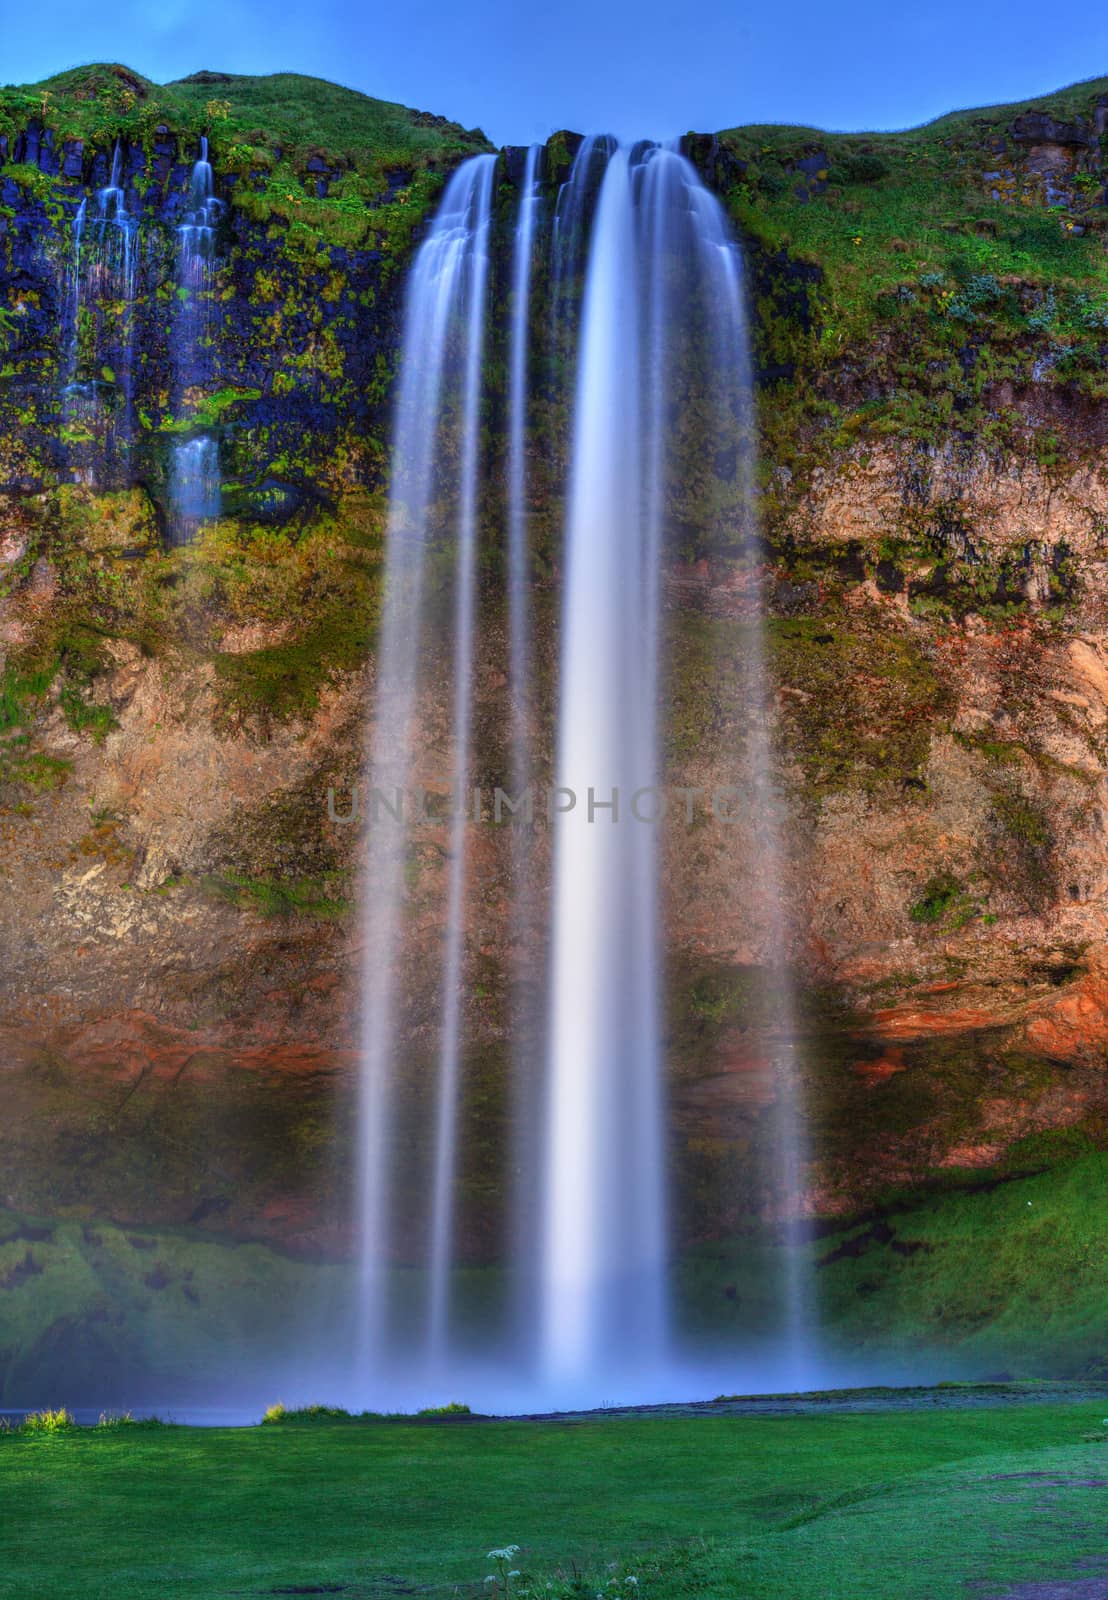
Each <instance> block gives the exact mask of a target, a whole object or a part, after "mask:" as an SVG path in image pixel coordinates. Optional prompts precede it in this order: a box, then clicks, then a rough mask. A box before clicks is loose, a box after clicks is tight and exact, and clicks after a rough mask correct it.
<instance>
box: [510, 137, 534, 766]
mask: <svg viewBox="0 0 1108 1600" xmlns="http://www.w3.org/2000/svg"><path fill="white" fill-rule="evenodd" d="M541 155H542V145H538V144H533V145H531V147H530V149H529V150H528V151H527V160H526V163H525V165H524V170H523V187H522V188H521V190H520V201H519V217H518V220H517V222H516V231H515V241H514V245H513V252H514V257H513V263H512V309H511V327H510V331H509V335H508V346H509V357H508V359H509V363H510V366H509V376H508V684H509V692H510V696H511V718H512V785H513V792H514V793H516V794H520V793H522V791H523V790H524V788H525V787H526V785H527V782H528V776H529V765H530V763H529V759H528V751H527V726H526V718H527V680H528V640H529V634H530V628H529V623H528V594H527V576H528V569H529V565H530V555H529V551H528V545H527V475H526V436H527V411H528V405H527V394H528V384H527V380H528V364H527V344H528V330H529V327H530V315H529V313H530V306H531V269H532V261H533V257H534V253H535V226H536V222H537V219H538V213H539V203H540V201H539V190H538V184H537V181H536V179H537V174H538V168H539V158H540V157H541Z"/></svg>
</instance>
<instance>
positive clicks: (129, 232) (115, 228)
mask: <svg viewBox="0 0 1108 1600" xmlns="http://www.w3.org/2000/svg"><path fill="white" fill-rule="evenodd" d="M92 227H93V230H94V232H95V234H96V237H97V242H98V244H99V246H100V256H101V259H100V261H99V262H98V263H97V266H98V268H99V270H100V273H101V274H102V275H104V276H107V277H108V278H109V279H110V282H108V283H103V282H101V283H98V284H97V288H98V289H100V290H101V291H109V290H114V291H115V292H116V293H117V294H118V295H119V296H120V297H121V298H122V299H123V300H125V301H126V302H127V304H128V305H130V304H131V303H132V301H133V300H134V298H135V261H136V251H135V235H136V233H137V232H138V218H137V217H133V216H131V214H130V213H129V212H128V210H127V194H126V190H125V189H124V187H123V151H122V148H121V146H120V143H119V140H118V139H117V140H116V142H115V148H114V150H113V151H112V169H111V176H110V178H109V180H108V183H107V186H106V188H103V189H100V190H98V191H97V195H96V216H95V217H94V218H93V219H92Z"/></svg>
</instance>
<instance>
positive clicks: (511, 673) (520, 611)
mask: <svg viewBox="0 0 1108 1600" xmlns="http://www.w3.org/2000/svg"><path fill="white" fill-rule="evenodd" d="M542 154H543V147H542V145H538V144H533V145H531V146H530V147H529V148H528V151H527V155H526V158H525V161H524V166H523V175H522V182H521V186H520V191H519V208H518V213H517V216H516V223H515V232H514V238H513V243H512V280H511V283H512V287H511V308H510V314H509V328H508V459H507V534H508V696H509V706H508V716H509V739H510V750H511V754H510V762H511V773H510V776H511V792H512V795H513V797H514V798H515V800H516V801H518V800H519V797H520V796H523V795H527V794H529V792H530V789H531V783H532V777H533V769H534V758H535V752H534V750H533V748H532V746H533V742H534V739H533V732H532V725H531V718H532V715H533V707H532V691H533V687H534V685H533V683H532V665H531V615H530V613H531V594H530V569H531V550H530V537H529V532H530V530H529V527H528V493H529V481H528V470H527V434H528V420H529V409H530V408H529V393H530V382H529V380H530V364H529V343H530V336H531V315H530V312H531V288H532V279H533V269H534V258H535V253H536V242H537V236H538V224H539V218H540V211H541V206H542V199H541V191H540V187H539V182H538V176H539V171H540V163H541V159H542ZM531 803H532V805H533V796H532V802H531ZM533 832H534V829H533V818H529V817H528V816H527V813H526V811H524V812H523V813H522V814H521V815H520V817H519V820H518V821H515V822H514V823H513V827H512V836H511V852H512V861H511V885H512V942H513V948H514V962H513V970H512V974H511V1017H512V1048H511V1070H512V1096H511V1099H512V1143H513V1152H512V1153H513V1160H512V1163H511V1165H512V1173H513V1176H512V1182H513V1190H514V1192H513V1196H512V1202H511V1205H512V1212H513V1226H512V1229H511V1240H512V1246H511V1253H512V1266H513V1271H514V1278H515V1283H514V1293H513V1295H512V1300H513V1302H514V1313H515V1318H514V1320H515V1328H516V1331H517V1333H518V1335H519V1336H520V1337H521V1338H522V1339H526V1338H527V1337H528V1334H529V1332H530V1328H531V1325H532V1322H533V1318H532V1315H531V1308H532V1306H533V1304H534V1297H535V1294H536V1292H537V1280H536V1273H535V1251H534V1212H535V1205H534V1194H533V1191H534V1173H535V1171H536V1167H537V1162H538V1151H539V1141H538V1117H539V1110H540V1092H541V1072H540V1070H539V1068H540V1066H541V1062H540V1061H539V1060H538V1057H537V1052H536V1048H535V1035H536V1033H537V1031H538V1027H539V1025H540V1022H541V1018H540V1017H539V1016H537V1015H536V1006H535V1001H534V997H533V994H532V992H531V989H530V987H529V979H530V941H531V938H532V930H533V926H534V913H535V910H536V896H535V894H534V891H533V876H534V871H533V867H534V863H533V848H532V845H533Z"/></svg>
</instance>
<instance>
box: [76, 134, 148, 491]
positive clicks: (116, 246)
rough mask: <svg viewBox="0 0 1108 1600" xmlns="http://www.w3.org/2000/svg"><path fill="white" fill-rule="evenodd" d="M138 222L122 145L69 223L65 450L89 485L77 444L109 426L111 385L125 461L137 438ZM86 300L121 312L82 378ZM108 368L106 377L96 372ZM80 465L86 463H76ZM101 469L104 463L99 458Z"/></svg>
mask: <svg viewBox="0 0 1108 1600" xmlns="http://www.w3.org/2000/svg"><path fill="white" fill-rule="evenodd" d="M137 233H138V218H137V217H135V216H132V215H131V213H130V212H128V210H127V196H126V191H125V189H124V185H123V152H122V148H121V146H120V143H119V141H118V140H116V143H115V147H114V149H113V151H112V164H111V171H110V176H109V179H108V183H107V184H106V186H105V187H104V188H102V189H99V190H97V192H96V208H95V211H93V212H92V214H91V215H90V214H89V208H88V204H87V201H86V200H82V201H81V203H80V205H79V206H78V207H77V211H76V213H75V215H74V218H73V222H72V224H71V225H70V270H69V284H68V291H67V295H66V302H67V305H66V314H65V328H64V334H63V340H64V349H65V362H64V369H63V370H64V377H63V387H62V415H63V425H64V429H65V432H64V433H63V438H65V439H66V441H67V443H66V449H67V455H68V457H69V458H70V459H69V465H70V469H71V471H72V473H73V475H74V476H76V477H80V478H82V479H86V480H88V481H92V480H93V479H94V477H95V475H96V473H95V470H94V465H93V461H92V460H91V459H90V458H89V457H88V454H87V452H86V451H85V450H84V449H83V448H81V445H80V443H79V441H80V440H83V441H84V443H87V444H89V445H93V444H94V443H95V440H96V437H97V435H98V434H99V433H100V432H101V430H102V429H103V428H104V426H105V423H104V418H105V399H106V397H107V396H108V395H109V394H110V393H111V390H110V388H109V387H108V385H109V384H111V385H113V386H114V390H115V397H116V404H115V406H114V407H113V408H112V409H111V410H109V411H108V412H107V416H108V417H109V419H110V435H109V437H110V438H111V439H113V440H114V444H115V451H116V454H117V455H118V456H121V457H125V455H126V453H127V451H128V449H129V446H130V441H131V437H132V435H133V432H134V397H133V388H134V381H133V375H134V337H135V289H136V277H137V270H136V269H137V256H138V252H137V248H136V238H137ZM87 301H95V302H97V303H103V302H116V303H118V305H119V308H120V309H119V312H118V314H117V320H116V323H115V330H114V332H113V334H112V336H111V337H110V338H108V339H105V338H104V336H103V328H102V327H101V328H98V329H97V331H96V333H95V335H94V336H93V344H94V349H93V350H92V352H91V356H90V365H94V370H95V376H92V377H88V378H85V379H82V378H81V375H80V368H81V354H82V351H81V340H82V327H81V313H82V308H83V306H84V305H85V304H86V302H87ZM102 366H106V367H110V369H111V376H110V378H107V379H105V378H104V376H103V375H102V373H101V371H100V370H99V368H100V367H102ZM78 461H80V462H81V463H82V464H80V465H78V464H77V463H78ZM96 464H97V465H99V464H100V457H99V456H98V457H97V458H96Z"/></svg>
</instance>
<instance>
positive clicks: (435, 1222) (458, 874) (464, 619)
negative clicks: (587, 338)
mask: <svg viewBox="0 0 1108 1600" xmlns="http://www.w3.org/2000/svg"><path fill="white" fill-rule="evenodd" d="M477 160H478V162H479V163H480V165H479V166H478V168H477V171H476V173H475V176H474V183H475V185H476V193H475V210H476V217H475V220H474V224H473V238H472V242H471V245H470V250H469V261H468V262H467V272H466V276H467V278H468V283H467V284H466V286H465V287H466V298H465V329H466V334H465V350H464V356H463V363H464V364H463V378H462V386H461V406H460V413H461V426H460V433H461V437H460V439H459V441H458V454H459V458H460V466H459V477H458V489H457V507H458V510H457V525H456V529H455V539H456V541H457V558H456V570H455V595H456V600H455V610H454V662H453V677H454V716H453V746H454V785H453V787H454V791H455V793H456V794H457V795H459V796H461V795H462V794H464V793H465V792H466V789H467V787H468V782H469V777H470V771H469V765H470V763H469V745H470V706H471V701H472V680H473V605H474V588H475V580H476V553H477V468H478V455H477V452H478V443H479V439H480V431H481V362H482V356H483V354H484V336H485V312H486V305H485V302H486V289H487V285H488V271H489V223H490V217H491V207H492V175H493V169H494V167H495V166H496V159H495V157H493V156H485V157H483V158H482V157H478V158H477ZM466 818H467V811H466V807H465V806H464V805H463V804H457V805H455V808H454V814H453V818H452V821H451V827H450V844H449V859H450V869H449V875H448V882H449V887H448V890H447V897H446V957H445V962H444V971H443V985H442V1012H443V1020H442V1045H441V1048H440V1053H439V1086H438V1115H437V1118H436V1128H435V1176H434V1186H433V1190H432V1199H431V1255H430V1268H431V1284H430V1301H429V1307H428V1350H429V1354H430V1356H431V1359H432V1362H433V1363H436V1364H437V1363H440V1362H441V1360H442V1358H443V1356H444V1355H445V1353H446V1335H447V1321H448V1316H449V1296H450V1272H451V1267H452V1266H453V1250H454V1175H455V1170H456V1166H457V1160H456V1156H457V1143H458V1092H459V1086H460V1073H461V1045H462V1041H461V1015H462V956H463V949H464V942H465V920H466V916H465V913H466V900H465V894H466V833H467V822H466Z"/></svg>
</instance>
